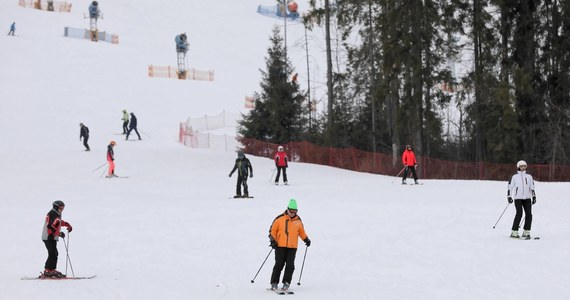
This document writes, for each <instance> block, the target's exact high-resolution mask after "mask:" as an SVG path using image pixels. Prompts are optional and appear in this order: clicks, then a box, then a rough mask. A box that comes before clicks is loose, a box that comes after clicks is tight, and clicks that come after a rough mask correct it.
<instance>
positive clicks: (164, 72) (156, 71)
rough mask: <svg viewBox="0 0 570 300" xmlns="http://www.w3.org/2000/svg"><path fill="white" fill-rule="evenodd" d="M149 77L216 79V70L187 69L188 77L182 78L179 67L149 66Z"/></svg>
mask: <svg viewBox="0 0 570 300" xmlns="http://www.w3.org/2000/svg"><path fill="white" fill-rule="evenodd" d="M148 76H149V77H162V78H175V79H186V80H204V81H214V71H203V70H196V69H194V68H192V69H189V70H187V71H186V77H185V78H180V76H179V74H178V68H176V67H173V66H155V65H149V66H148Z"/></svg>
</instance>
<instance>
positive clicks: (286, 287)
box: [282, 282, 289, 292]
mask: <svg viewBox="0 0 570 300" xmlns="http://www.w3.org/2000/svg"><path fill="white" fill-rule="evenodd" d="M282 290H283V291H284V292H287V291H288V290H289V283H288V282H283V288H282Z"/></svg>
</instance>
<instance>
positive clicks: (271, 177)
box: [269, 169, 277, 183]
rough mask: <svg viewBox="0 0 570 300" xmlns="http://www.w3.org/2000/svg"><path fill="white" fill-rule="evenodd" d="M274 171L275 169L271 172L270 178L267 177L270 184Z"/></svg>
mask: <svg viewBox="0 0 570 300" xmlns="http://www.w3.org/2000/svg"><path fill="white" fill-rule="evenodd" d="M275 170H277V169H273V170H271V177H269V183H271V181H272V180H273V174H275Z"/></svg>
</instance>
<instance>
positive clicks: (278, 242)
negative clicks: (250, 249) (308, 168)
mask: <svg viewBox="0 0 570 300" xmlns="http://www.w3.org/2000/svg"><path fill="white" fill-rule="evenodd" d="M297 212H298V210H297V201H296V200H295V199H291V200H289V204H288V205H287V209H286V210H285V212H284V213H283V214H280V215H279V216H277V217H276V218H275V219H274V220H273V223H272V224H271V227H270V228H269V246H270V247H272V248H273V249H275V265H274V266H273V272H272V273H271V281H270V283H271V289H272V290H274V291H275V290H277V289H278V284H279V277H280V276H281V271H282V270H283V267H285V273H284V274H283V281H282V282H283V288H282V289H283V290H284V291H286V290H288V289H289V286H290V285H291V279H292V278H293V271H294V270H295V256H296V254H297V244H298V239H299V238H301V239H302V240H303V241H304V242H305V245H306V246H307V247H309V246H311V240H310V239H309V237H308V236H307V234H306V233H305V228H304V226H303V222H302V221H301V218H300V217H299V216H298V215H297Z"/></svg>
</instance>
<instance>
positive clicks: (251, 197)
mask: <svg viewBox="0 0 570 300" xmlns="http://www.w3.org/2000/svg"><path fill="white" fill-rule="evenodd" d="M253 198H254V197H253V196H247V197H228V199H253Z"/></svg>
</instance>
